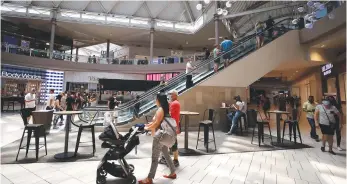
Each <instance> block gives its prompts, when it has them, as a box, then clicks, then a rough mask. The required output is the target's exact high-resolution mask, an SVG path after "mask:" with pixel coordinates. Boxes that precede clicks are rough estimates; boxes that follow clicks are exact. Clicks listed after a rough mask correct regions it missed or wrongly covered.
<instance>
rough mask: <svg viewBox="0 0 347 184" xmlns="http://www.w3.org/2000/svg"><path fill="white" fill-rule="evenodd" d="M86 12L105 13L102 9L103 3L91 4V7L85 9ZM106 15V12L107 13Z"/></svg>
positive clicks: (92, 2)
mask: <svg viewBox="0 0 347 184" xmlns="http://www.w3.org/2000/svg"><path fill="white" fill-rule="evenodd" d="M85 11H88V12H97V13H101V12H102V13H104V11H106V10H104V9H103V8H102V7H101V3H100V2H99V1H91V2H90V3H89V5H88V6H87V8H86V9H85ZM105 13H106V12H105Z"/></svg>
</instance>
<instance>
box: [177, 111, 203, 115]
mask: <svg viewBox="0 0 347 184" xmlns="http://www.w3.org/2000/svg"><path fill="white" fill-rule="evenodd" d="M180 114H181V115H199V113H198V112H190V111H181V113H180Z"/></svg>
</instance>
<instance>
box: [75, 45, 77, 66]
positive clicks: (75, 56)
mask: <svg viewBox="0 0 347 184" xmlns="http://www.w3.org/2000/svg"><path fill="white" fill-rule="evenodd" d="M75 62H78V47H76V56H75Z"/></svg>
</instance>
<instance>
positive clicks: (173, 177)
mask: <svg viewBox="0 0 347 184" xmlns="http://www.w3.org/2000/svg"><path fill="white" fill-rule="evenodd" d="M164 178H169V179H176V178H177V175H176V173H174V174H170V175H164Z"/></svg>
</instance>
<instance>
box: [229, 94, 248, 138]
mask: <svg viewBox="0 0 347 184" xmlns="http://www.w3.org/2000/svg"><path fill="white" fill-rule="evenodd" d="M234 100H235V101H236V103H235V104H233V105H232V107H233V108H234V109H236V111H235V112H231V113H229V114H228V115H227V117H228V119H229V120H230V121H231V128H230V130H229V132H228V133H226V135H232V134H234V133H235V131H236V128H237V121H238V120H239V118H240V117H241V115H243V114H244V113H243V109H244V108H245V103H244V102H242V100H241V98H240V96H235V97H234Z"/></svg>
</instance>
